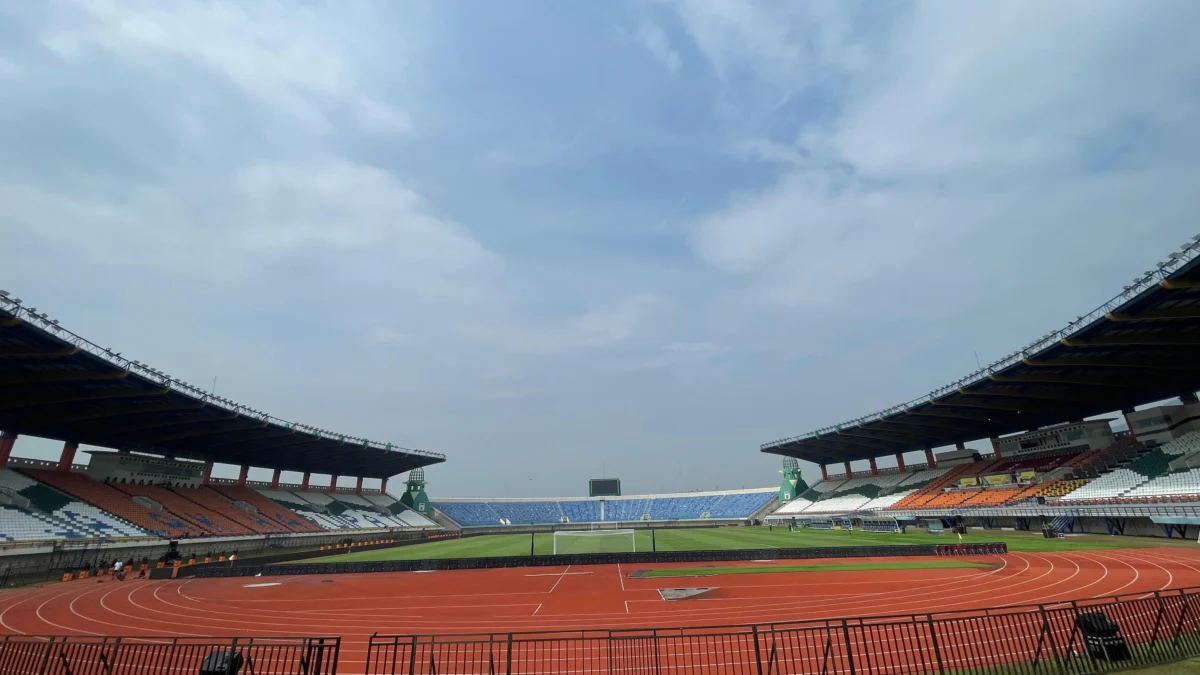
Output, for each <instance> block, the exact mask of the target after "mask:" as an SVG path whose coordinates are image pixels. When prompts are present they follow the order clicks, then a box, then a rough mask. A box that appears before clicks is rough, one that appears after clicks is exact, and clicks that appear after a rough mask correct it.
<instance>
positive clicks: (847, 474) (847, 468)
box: [842, 462, 853, 478]
mask: <svg viewBox="0 0 1200 675" xmlns="http://www.w3.org/2000/svg"><path fill="white" fill-rule="evenodd" d="M842 464H843V465H844V466H845V467H846V478H849V477H850V474H851V473H853V472H852V471H850V462H842Z"/></svg>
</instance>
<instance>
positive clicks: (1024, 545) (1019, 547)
mask: <svg viewBox="0 0 1200 675" xmlns="http://www.w3.org/2000/svg"><path fill="white" fill-rule="evenodd" d="M531 536H532V537H533V548H534V554H535V555H551V553H552V551H553V547H554V541H553V535H552V534H551V533H549V532H546V533H538V534H535V535H529V534H489V535H483V536H478V537H461V538H458V539H443V540H440V541H433V542H429V543H425V544H414V545H411V546H399V547H396V548H388V549H379V550H374V551H361V552H358V553H354V552H351V553H345V554H341V555H332V556H329V557H324V558H313V559H309V560H305V561H302V562H307V563H315V562H365V561H371V560H424V559H432V558H485V557H503V556H527V555H529V544H530V537H531ZM560 536H561V535H560ZM633 537H636V546H637V550H638V551H650V550H651V539H650V531H649V530H637V531H636V532H635V533H634V534H633V535H629V536H626V537H624V538H618V537H613V538H611V539H606V540H604V541H603V542H601V541H597V542H596V547H595V548H593V549H591V550H593V551H595V552H604V551H610V550H611V552H622V551H629V550H631V549H632V547H633V545H634V543H635V542H634V539H633ZM983 542H989V543H990V542H1004V543H1007V544H1008V550H1009V551H1018V552H1020V551H1024V552H1053V551H1079V550H1089V549H1092V550H1094V549H1121V548H1143V547H1147V546H1171V545H1176V546H1189V547H1194V546H1196V543H1195V542H1193V541H1190V540H1186V541H1185V540H1180V539H1159V538H1149V537H1110V536H1106V535H1094V534H1092V535H1088V534H1085V535H1072V536H1069V537H1068V538H1066V539H1045V538H1044V537H1042V534H1041V533H1040V532H1012V531H1004V530H988V531H984V530H971V531H970V533H969V534H967V535H966V536H965V537H963V543H983ZM956 543H958V537H957V536H956V535H954V534H950V533H947V534H941V535H936V534H926V533H924V532H910V533H908V534H898V533H886V532H846V531H840V530H808V529H803V530H799V531H797V532H795V533H789V532H788V531H787V528H786V527H776V528H774V529H768V528H766V527H724V528H664V529H660V530H656V531H655V533H654V549H655V550H659V551H702V550H733V549H756V548H806V547H820V546H889V545H898V544H956Z"/></svg>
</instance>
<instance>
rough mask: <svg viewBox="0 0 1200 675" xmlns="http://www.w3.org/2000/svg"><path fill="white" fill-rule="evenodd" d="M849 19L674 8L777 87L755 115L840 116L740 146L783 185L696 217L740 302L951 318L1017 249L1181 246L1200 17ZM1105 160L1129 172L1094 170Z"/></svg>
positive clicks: (1036, 14) (996, 13) (1170, 10)
mask: <svg viewBox="0 0 1200 675" xmlns="http://www.w3.org/2000/svg"><path fill="white" fill-rule="evenodd" d="M839 4H840V5H841V6H842V7H843V8H844V9H838V8H834V9H832V10H829V11H826V10H827V9H829V8H828V6H824V5H815V6H805V9H803V10H797V9H795V7H794V6H788V7H780V6H778V5H753V4H751V3H721V2H698V3H683V4H682V5H681V6H680V16H681V18H682V19H683V20H684V23H685V25H686V26H688V28H689V30H690V32H691V34H692V35H693V37H694V39H695V40H696V42H697V44H698V45H700V46H701V48H702V50H703V51H704V52H705V53H706V54H707V55H708V57H709V59H710V61H711V62H712V63H713V64H714V67H715V68H716V70H717V71H718V72H719V73H731V72H737V73H741V74H743V75H744V76H745V77H746V78H748V79H750V80H753V81H754V82H756V83H757V85H758V86H760V87H762V88H764V89H766V90H767V91H769V92H771V93H772V95H771V96H762V97H761V98H760V102H765V101H770V102H775V101H780V100H787V99H790V98H791V97H793V96H794V95H796V94H797V93H799V94H804V93H806V91H808V90H809V88H812V90H813V91H818V92H820V99H819V100H822V101H823V102H824V105H825V107H826V108H827V110H828V111H832V112H833V113H835V114H832V115H814V116H809V115H806V112H807V111H805V110H800V111H799V112H795V111H789V114H791V115H792V127H793V134H792V138H793V139H794V140H793V142H790V143H789V142H787V141H786V140H785V141H779V140H774V139H767V138H763V137H760V136H757V135H755V134H754V133H751V134H749V135H747V136H743V137H741V138H735V139H732V142H731V143H730V146H729V147H730V148H731V150H732V151H733V152H735V153H736V154H738V155H739V156H742V157H747V156H748V157H753V158H757V159H760V160H763V161H767V162H770V163H782V164H783V165H785V166H787V167H788V171H789V173H787V174H785V175H784V176H783V177H781V178H780V179H778V180H777V181H776V182H775V183H774V184H772V185H770V186H768V187H766V188H762V189H758V190H753V191H750V192H748V193H746V194H743V195H741V196H739V197H737V198H735V199H732V200H730V201H729V203H728V204H727V205H726V206H725V207H723V208H721V209H718V210H717V211H715V212H713V213H711V214H710V215H708V216H707V217H704V218H701V219H700V220H699V222H698V223H697V226H696V230H695V233H694V236H693V240H692V244H693V249H694V250H695V251H696V253H697V254H698V255H699V257H700V258H701V259H702V260H704V261H705V262H707V263H708V264H710V265H712V266H713V267H715V268H717V269H719V270H721V271H723V272H725V273H728V274H731V275H737V276H738V277H742V278H744V279H745V283H744V284H743V285H742V286H741V288H740V289H739V291H738V293H740V295H738V296H737V297H740V298H741V300H740V301H738V300H733V301H731V302H732V304H734V305H736V306H739V308H740V309H743V310H744V309H745V307H746V306H747V305H750V306H758V307H759V308H761V309H764V310H766V311H769V312H774V313H778V312H791V311H794V310H795V309H797V308H807V309H813V308H818V307H820V308H822V309H823V310H826V311H830V312H837V313H839V314H842V315H845V314H847V313H855V314H858V315H860V317H862V318H865V317H867V316H874V317H877V318H878V317H886V316H903V315H908V316H912V315H914V314H921V315H925V316H951V315H953V313H954V312H955V311H956V308H961V306H962V303H965V302H969V301H971V300H972V299H974V300H976V301H977V300H978V298H980V297H983V296H986V295H987V294H988V293H991V292H997V291H999V289H1001V288H1003V287H1005V285H1008V284H1012V283H1015V282H1016V280H1019V277H1018V278H1017V279H1014V278H1011V277H1005V276H1001V277H1000V278H999V279H998V280H989V278H988V277H989V275H993V274H997V273H1001V274H1002V271H1001V270H1000V269H996V268H997V267H998V266H999V265H998V264H997V262H996V261H997V260H998V259H1004V257H1005V256H1011V257H1010V258H1009V265H1010V266H1012V267H1014V268H1015V267H1018V266H1020V265H1021V264H1022V262H1021V260H1022V258H1036V257H1039V256H1040V253H1039V252H1037V251H1036V250H1035V251H1034V252H1032V253H1026V250H1027V249H1029V248H1034V249H1036V248H1039V247H1040V248H1048V247H1049V248H1053V247H1059V246H1061V247H1063V249H1065V250H1070V248H1071V247H1072V245H1074V247H1075V248H1076V249H1078V250H1079V251H1083V250H1087V249H1088V248H1089V245H1088V244H1087V242H1084V241H1083V240H1082V239H1081V238H1084V237H1089V236H1110V237H1111V236H1113V233H1122V234H1125V233H1129V232H1131V230H1130V229H1129V228H1135V229H1136V228H1137V227H1139V226H1141V227H1146V228H1147V229H1153V230H1156V231H1186V225H1184V224H1183V223H1182V221H1181V220H1180V214H1181V213H1183V212H1186V209H1187V208H1188V207H1190V206H1192V205H1194V204H1195V199H1194V198H1193V197H1191V196H1190V195H1193V194H1195V188H1196V179H1194V178H1192V177H1193V176H1196V175H1197V174H1198V170H1200V162H1197V161H1196V159H1195V157H1196V155H1195V154H1194V152H1193V153H1192V154H1191V155H1190V157H1189V156H1188V153H1187V152H1186V151H1184V150H1182V148H1184V147H1190V148H1191V149H1192V150H1193V151H1197V150H1200V142H1198V141H1200V137H1198V136H1197V135H1196V134H1195V132H1194V131H1192V130H1193V129H1194V128H1195V120H1196V119H1200V101H1198V100H1197V98H1196V97H1195V95H1194V93H1193V89H1194V88H1192V87H1190V85H1189V83H1191V82H1195V81H1196V79H1197V77H1200V45H1198V44H1197V43H1196V42H1195V41H1194V40H1193V39H1192V38H1191V37H1190V34H1191V31H1192V29H1194V27H1195V26H1196V25H1198V21H1197V20H1198V19H1200V7H1197V6H1193V5H1190V4H1181V3H1151V4H1150V5H1145V4H1139V5H1136V6H1134V5H1128V4H1121V3H1101V4H1100V5H1096V4H1094V3H1084V4H1081V5H1072V4H1070V3H1068V4H1066V5H1054V6H1049V5H1046V4H1044V3H1026V2H1006V3H993V4H979V3H959V4H955V5H953V6H947V5H946V4H945V3H938V2H929V3H925V2H918V3H915V4H913V5H912V6H911V7H910V11H909V12H906V13H904V14H901V15H898V16H895V17H890V20H887V21H875V22H874V23H870V22H867V23H863V22H862V21H861V17H862V16H863V14H864V11H863V7H864V6H862V5H854V4H853V3H839ZM869 5H870V3H868V4H867V6H869ZM796 12H801V13H802V14H803V16H796ZM855 17H858V18H855ZM876 18H877V19H878V17H876ZM863 44H869V45H870V49H865V48H862V47H860V45H863ZM1168 45H1169V46H1170V48H1168V47H1167V46H1168ZM1167 54H1171V55H1172V56H1170V57H1168V56H1166V55H1167ZM1180 54H1184V56H1182V57H1181V56H1179V55H1180ZM781 64H782V65H783V66H784V67H786V68H795V69H797V75H796V77H795V78H792V79H790V80H789V79H788V78H787V77H784V76H783V75H782V73H781V72H780V67H781ZM864 66H866V67H864ZM808 93H809V94H810V95H811V91H808ZM779 108H780V106H779V105H778V104H775V103H772V104H771V106H770V108H769V109H770V110H771V111H776V110H778V109H779ZM748 114H749V115H750V116H751V117H752V118H753V117H754V116H755V114H756V113H755V112H753V111H751V112H750V113H748ZM757 114H761V112H760V113H757ZM1130 127H1133V130H1132V131H1131V129H1130ZM777 137H778V134H776V138H777ZM1105 146H1115V147H1116V148H1117V152H1118V153H1120V152H1127V153H1128V154H1129V155H1130V157H1118V158H1117V159H1116V160H1114V162H1115V163H1114V164H1112V165H1111V166H1103V165H1102V166H1099V167H1095V166H1093V163H1094V162H1095V161H1097V160H1095V156H1096V155H1097V154H1103V153H1102V152H1101V151H1097V150H1095V148H1096V147H1101V148H1104V147H1105ZM1155 193H1158V194H1159V195H1160V197H1161V199H1160V201H1159V202H1158V204H1157V205H1155V206H1153V207H1150V208H1149V209H1148V210H1147V211H1145V212H1142V213H1139V211H1138V210H1137V209H1130V208H1129V205H1130V204H1140V205H1145V204H1148V203H1150V202H1152V201H1153V195H1154V194H1155ZM1147 218H1152V219H1153V220H1152V221H1151V222H1147V221H1146V219H1147ZM1100 233H1104V235H1101V234H1100ZM984 247H986V248H984ZM979 259H984V260H985V263H984V264H983V265H980V264H979V263H978V262H977V261H978V260H979ZM1041 273H1042V271H1041V270H1036V271H1034V272H1033V273H1032V274H1033V275H1034V276H1036V275H1040V274H1041ZM1028 275H1029V273H1026V275H1025V276H1028ZM947 277H949V278H953V279H954V280H955V281H954V283H953V284H952V285H949V286H947V284H946V282H945V279H946V278H947Z"/></svg>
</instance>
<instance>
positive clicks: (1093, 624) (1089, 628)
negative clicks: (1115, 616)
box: [1075, 612, 1129, 661]
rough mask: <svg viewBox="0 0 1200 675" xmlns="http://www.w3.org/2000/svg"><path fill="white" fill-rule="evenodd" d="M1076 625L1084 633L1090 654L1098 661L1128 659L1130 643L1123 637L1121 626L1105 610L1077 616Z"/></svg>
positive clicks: (1085, 643)
mask: <svg viewBox="0 0 1200 675" xmlns="http://www.w3.org/2000/svg"><path fill="white" fill-rule="evenodd" d="M1075 626H1076V627H1077V628H1078V629H1079V632H1080V633H1081V634H1083V644H1084V646H1085V647H1087V653H1088V656H1090V657H1092V658H1093V659H1096V660H1097V661H1128V660H1129V645H1128V644H1127V643H1126V642H1125V638H1123V637H1121V627H1120V626H1118V625H1117V622H1116V621H1113V620H1112V619H1111V618H1109V616H1108V615H1107V614H1105V613H1103V612H1088V613H1086V614H1080V615H1078V616H1076V617H1075Z"/></svg>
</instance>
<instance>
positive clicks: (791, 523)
mask: <svg viewBox="0 0 1200 675" xmlns="http://www.w3.org/2000/svg"><path fill="white" fill-rule="evenodd" d="M1198 254H1200V236H1198V237H1196V238H1195V239H1193V240H1192V241H1190V242H1188V243H1187V244H1185V245H1184V246H1182V247H1181V248H1180V250H1179V251H1177V252H1175V253H1171V254H1170V256H1169V257H1168V259H1167V260H1166V261H1164V262H1163V263H1161V264H1159V265H1156V266H1155V267H1154V268H1153V269H1152V270H1150V271H1149V272H1147V273H1146V274H1145V275H1143V276H1142V277H1140V278H1139V279H1137V280H1135V281H1134V282H1133V283H1131V284H1130V285H1128V286H1126V287H1125V288H1124V289H1123V290H1122V291H1121V293H1120V294H1119V295H1117V296H1116V297H1115V298H1114V299H1113V300H1111V301H1110V302H1108V303H1106V304H1105V305H1103V306H1102V307H1100V308H1097V309H1096V310H1094V311H1092V312H1090V313H1088V314H1086V315H1083V316H1080V317H1079V318H1077V319H1076V320H1075V321H1073V322H1071V323H1070V324H1068V325H1067V326H1066V327H1064V328H1063V329H1061V330H1059V331H1055V332H1053V333H1049V334H1047V335H1045V336H1043V337H1041V338H1040V339H1038V340H1037V341H1035V342H1033V343H1031V344H1030V345H1028V346H1026V347H1024V348H1022V349H1020V350H1018V351H1015V352H1013V353H1012V354H1011V355H1009V356H1007V357H1005V358H1004V359H1001V360H1000V361H998V362H996V363H993V364H991V365H989V366H987V367H985V368H981V369H980V370H979V371H978V372H975V373H972V374H971V375H969V376H967V377H965V378H963V379H961V380H959V381H957V382H954V383H951V384H949V385H947V386H946V387H943V388H942V389H939V390H937V391H934V392H931V393H930V394H928V395H926V396H923V397H921V398H918V399H915V400H912V401H910V402H908V403H904V404H901V405H897V406H895V407H893V408H889V409H887V410H884V411H881V412H878V413H875V414H871V415H867V416H865V417H862V418H859V419H856V420H852V421H849V422H845V423H842V424H838V425H836V426H831V427H827V428H824V429H820V430H817V431H814V432H811V433H808V434H804V435H801V436H796V437H794V438H788V439H783V440H779V441H774V442H770V443H766V444H763V445H762V446H761V447H760V448H759V450H760V451H761V452H764V453H769V454H773V455H779V456H781V459H782V470H781V473H782V480H779V479H778V478H775V477H771V478H770V482H772V485H771V486H769V487H763V488H759V489H750V490H729V491H710V492H691V493H664V494H646V495H625V494H623V493H622V491H621V484H620V480H619V478H614V477H608V476H606V477H599V478H597V479H595V480H593V481H592V482H591V483H590V485H589V486H588V490H587V495H586V496H584V495H582V494H579V495H572V496H564V497H561V498H556V499H546V498H536V499H535V498H529V499H511V498H506V499H498V498H487V497H443V496H441V495H440V494H439V492H438V487H439V486H438V485H436V484H435V483H433V482H432V481H427V478H426V469H428V468H430V467H435V466H436V465H438V464H441V463H443V462H447V461H452V459H451V460H448V459H447V458H446V457H445V456H443V455H441V454H438V453H434V452H428V451H423V450H413V449H406V448H401V447H398V446H396V445H393V444H390V443H386V442H379V441H372V440H368V439H365V438H359V437H353V436H350V435H347V434H344V433H339V432H335V431H329V430H325V429H321V428H319V427H316V426H312V425H306V424H299V423H294V422H287V421H284V420H282V419H278V418H275V417H272V416H270V415H268V414H266V413H263V412H261V411H258V410H254V409H252V408H249V407H246V406H244V405H241V404H238V403H235V402H233V401H230V400H227V399H224V398H217V397H215V396H213V395H211V394H210V393H206V392H205V391H203V390H201V389H198V388H195V387H192V386H190V385H188V384H186V383H184V382H181V381H179V380H177V379H175V378H172V377H171V376H169V375H167V374H165V373H163V372H162V371H159V370H157V369H155V368H153V367H151V366H148V365H146V364H143V363H140V362H138V361H132V360H129V359H127V358H126V357H123V356H122V355H120V354H119V353H114V352H113V351H111V350H109V349H104V348H100V347H98V346H97V345H95V344H93V343H91V342H89V341H88V340H86V339H84V338H83V337H80V336H78V335H75V334H74V333H72V332H70V331H69V330H67V329H66V328H64V327H62V326H60V325H59V322H58V321H54V320H51V319H50V318H49V317H48V316H47V315H46V314H44V313H38V312H37V310H34V309H30V308H28V307H27V305H26V304H24V303H23V301H22V300H20V299H18V298H16V297H14V296H13V295H11V294H9V293H8V292H0V381H3V383H4V385H5V386H4V387H3V388H2V389H0V429H2V430H3V436H2V437H0V586H2V590H0V632H2V633H3V637H2V638H0V672H4V673H15V674H22V675H24V674H32V673H165V672H177V673H205V674H212V673H237V672H247V673H250V672H253V673H279V674H289V675H290V674H293V673H295V674H299V673H329V674H333V673H343V674H346V675H357V674H362V673H370V674H372V675H383V674H389V675H390V674H395V673H409V674H415V673H429V674H430V675H432V674H434V673H464V674H465V673H489V674H493V673H506V674H508V673H516V672H522V673H534V674H536V673H618V672H620V673H626V672H628V673H647V672H653V673H663V672H666V673H684V672H687V673H725V672H731V673H747V674H750V673H753V674H755V675H774V674H776V673H798V672H806V673H808V672H811V673H817V672H820V673H849V674H850V675H854V674H855V673H863V672H869V673H880V674H887V675H907V674H916V673H939V674H942V673H946V672H949V671H962V672H965V671H978V672H983V671H991V670H1003V671H1004V672H1013V673H1035V672H1042V671H1047V670H1049V671H1052V672H1058V673H1064V674H1065V673H1090V672H1103V671H1107V670H1115V669H1120V668H1127V667H1130V666H1134V665H1146V664H1154V663H1161V662H1167V661H1172V660H1178V659H1180V658H1185V657H1191V656H1196V655H1200V592H1198V591H1197V588H1198V587H1200V544H1197V540H1198V539H1200V401H1198V400H1197V397H1196V393H1195V392H1196V391H1197V389H1200V369H1198V366H1197V363H1198V361H1197V358H1196V356H1197V354H1198V353H1200V352H1198V351H1197V348H1198V347H1200V260H1198V259H1197V257H1198ZM23 437H38V438H45V439H54V440H56V441H60V442H62V444H63V445H62V451H61V455H60V457H59V459H58V461H57V462H47V461H40V460H32V459H25V458H22V457H20V456H19V454H18V453H19V451H20V443H21V439H22V438H23ZM969 444H970V445H969ZM81 445H87V446H92V447H96V448H101V450H95V451H91V452H90V459H89V461H88V462H87V463H86V464H85V463H79V462H77V461H76V460H77V459H79V458H77V456H76V454H77V452H78V451H79V447H80V446H81ZM751 451H752V450H751ZM214 464H225V465H234V466H238V467H240V472H239V477H238V478H237V479H221V478H216V477H214V476H213V475H212V470H213V466H214ZM805 467H809V471H810V474H812V475H815V474H816V472H817V471H818V470H819V474H820V480H816V481H814V482H812V484H809V483H808V482H806V480H805V479H804V477H803V471H802V469H803V468H805ZM814 467H815V468H814ZM251 468H255V469H267V470H269V471H271V475H272V479H271V480H270V481H254V480H250V479H249V472H250V470H251ZM285 471H286V472H294V473H297V474H299V475H301V476H302V479H301V481H300V482H299V483H286V482H282V480H281V479H282V474H283V472H285ZM314 475H316V476H325V475H328V476H331V480H330V481H329V482H328V484H320V485H318V484H317V483H312V484H310V478H311V477H312V476H314ZM339 479H343V483H345V481H350V482H352V483H353V485H352V486H351V485H348V484H342V485H339ZM367 479H370V480H372V482H373V481H374V480H378V481H380V483H379V487H378V488H375V487H364V481H365V480H367ZM764 482H768V481H767V477H764ZM581 492H582V491H581ZM393 494H396V495H398V496H395V497H394V496H393ZM1039 669H1040V670H1039Z"/></svg>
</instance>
